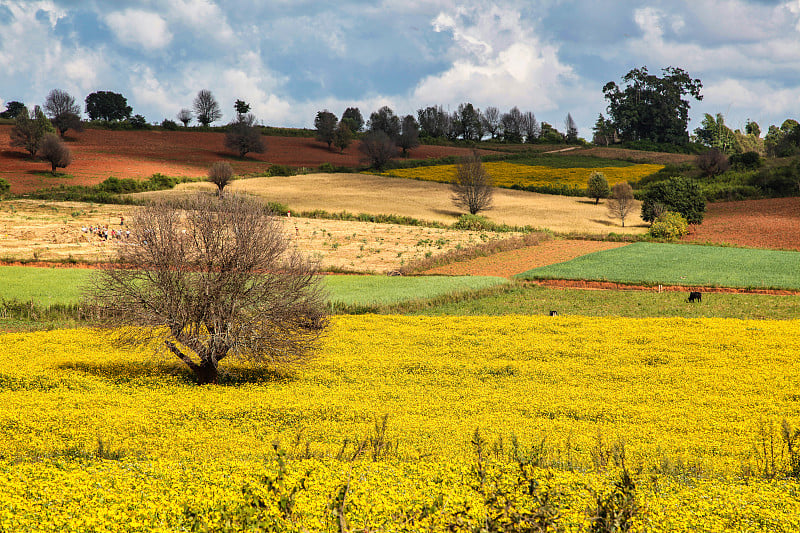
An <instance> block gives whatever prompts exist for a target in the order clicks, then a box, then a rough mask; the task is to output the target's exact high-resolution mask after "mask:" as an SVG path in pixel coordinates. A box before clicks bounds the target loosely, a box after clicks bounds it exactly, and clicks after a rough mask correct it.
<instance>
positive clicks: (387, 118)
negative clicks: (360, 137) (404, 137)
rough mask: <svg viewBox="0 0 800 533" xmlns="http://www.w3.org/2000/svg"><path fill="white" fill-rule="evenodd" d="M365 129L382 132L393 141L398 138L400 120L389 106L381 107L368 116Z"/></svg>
mask: <svg viewBox="0 0 800 533" xmlns="http://www.w3.org/2000/svg"><path fill="white" fill-rule="evenodd" d="M367 128H368V129H369V131H382V132H384V133H385V134H386V135H388V136H389V138H390V139H392V140H395V139H397V138H398V137H399V136H400V118H398V116H397V115H395V114H394V111H392V109H391V108H390V107H389V106H383V107H382V108H380V109H378V110H377V111H376V112H374V113H372V114H371V115H370V116H369V122H367Z"/></svg>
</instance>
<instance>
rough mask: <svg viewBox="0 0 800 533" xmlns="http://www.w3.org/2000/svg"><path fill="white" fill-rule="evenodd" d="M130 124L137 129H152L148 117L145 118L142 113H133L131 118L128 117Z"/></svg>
mask: <svg viewBox="0 0 800 533" xmlns="http://www.w3.org/2000/svg"><path fill="white" fill-rule="evenodd" d="M128 124H130V125H131V128H133V129H135V130H149V129H150V124H148V123H147V119H146V118H144V117H143V116H142V115H133V116H132V117H131V118H129V119H128Z"/></svg>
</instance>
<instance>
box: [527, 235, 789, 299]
mask: <svg viewBox="0 0 800 533" xmlns="http://www.w3.org/2000/svg"><path fill="white" fill-rule="evenodd" d="M517 277H518V278H520V279H581V280H595V281H612V282H617V283H631V284H645V285H658V284H662V285H685V286H705V287H715V286H716V287H743V288H773V289H795V290H798V289H800V252H782V251H775V250H754V249H745V248H729V247H721V246H697V245H685V244H661V243H646V242H639V243H634V244H631V245H630V246H623V247H622V248H616V249H614V250H607V251H603V252H595V253H592V254H588V255H584V256H582V257H578V258H576V259H573V260H571V261H567V262H564V263H558V264H555V265H548V266H544V267H540V268H535V269H533V270H528V271H527V272H523V273H522V274H519V275H518V276H517Z"/></svg>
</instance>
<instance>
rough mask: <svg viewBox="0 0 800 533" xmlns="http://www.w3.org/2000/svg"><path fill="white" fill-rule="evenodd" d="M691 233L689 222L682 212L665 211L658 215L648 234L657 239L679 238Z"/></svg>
mask: <svg viewBox="0 0 800 533" xmlns="http://www.w3.org/2000/svg"><path fill="white" fill-rule="evenodd" d="M687 233H689V224H688V223H687V222H686V219H685V218H683V216H681V214H680V213H675V212H674V211H665V212H664V213H661V214H660V215H658V217H657V218H656V219H655V221H653V224H652V225H651V226H650V230H649V231H648V234H649V235H650V236H651V237H655V238H657V239H677V238H679V237H683V236H684V235H686V234H687Z"/></svg>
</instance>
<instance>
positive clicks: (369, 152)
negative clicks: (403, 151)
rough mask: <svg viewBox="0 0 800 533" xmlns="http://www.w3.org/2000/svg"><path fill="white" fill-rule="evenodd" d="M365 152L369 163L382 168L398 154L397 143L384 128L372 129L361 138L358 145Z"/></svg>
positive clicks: (373, 166) (376, 167)
mask: <svg viewBox="0 0 800 533" xmlns="http://www.w3.org/2000/svg"><path fill="white" fill-rule="evenodd" d="M358 149H359V150H361V153H363V154H364V156H365V158H366V161H367V162H368V163H369V165H370V166H371V167H372V168H374V169H376V170H381V169H383V167H384V166H386V163H388V162H389V160H390V159H391V158H392V157H394V156H395V155H396V154H397V145H396V144H395V142H394V140H392V139H391V138H390V137H389V136H388V135H387V134H386V132H384V131H382V130H377V131H370V132H369V133H367V134H366V135H364V137H363V138H362V139H361V144H360V145H359V146H358Z"/></svg>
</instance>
